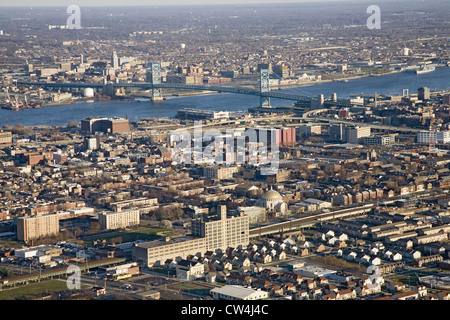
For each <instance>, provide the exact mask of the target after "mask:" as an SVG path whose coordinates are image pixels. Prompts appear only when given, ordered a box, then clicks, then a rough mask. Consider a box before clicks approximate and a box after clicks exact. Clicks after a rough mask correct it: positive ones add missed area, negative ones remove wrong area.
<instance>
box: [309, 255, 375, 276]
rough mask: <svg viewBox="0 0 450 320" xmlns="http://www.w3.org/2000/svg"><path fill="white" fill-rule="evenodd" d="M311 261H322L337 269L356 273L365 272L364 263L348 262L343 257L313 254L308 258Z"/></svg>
mask: <svg viewBox="0 0 450 320" xmlns="http://www.w3.org/2000/svg"><path fill="white" fill-rule="evenodd" d="M309 259H310V260H312V261H317V262H319V263H323V264H326V265H329V266H330V267H332V268H333V267H334V268H336V267H337V268H339V269H347V270H350V271H352V272H357V273H363V274H364V273H366V269H367V268H366V267H365V266H364V265H360V264H358V263H354V262H349V261H346V260H344V259H340V258H337V257H334V256H326V257H323V256H315V257H311V258H309Z"/></svg>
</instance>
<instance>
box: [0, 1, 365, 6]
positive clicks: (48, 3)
mask: <svg viewBox="0 0 450 320" xmlns="http://www.w3.org/2000/svg"><path fill="white" fill-rule="evenodd" d="M348 1H351V0H188V1H186V0H163V1H162V0H127V1H124V0H39V1H36V0H16V1H7V0H0V6H8V7H9V6H27V7H41V6H55V7H63V6H69V5H78V6H105V7H107V6H168V5H215V4H221V5H223V4H270V3H272V4H276V3H279V4H282V3H307V2H310V3H314V2H315V3H326V2H348ZM367 1H368V0H362V1H358V2H367ZM372 2H373V1H372Z"/></svg>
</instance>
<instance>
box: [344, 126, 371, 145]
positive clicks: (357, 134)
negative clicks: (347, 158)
mask: <svg viewBox="0 0 450 320" xmlns="http://www.w3.org/2000/svg"><path fill="white" fill-rule="evenodd" d="M346 133H347V142H348V143H353V144H358V143H360V141H361V139H362V138H364V137H369V136H370V127H359V126H355V127H349V128H347V131H346Z"/></svg>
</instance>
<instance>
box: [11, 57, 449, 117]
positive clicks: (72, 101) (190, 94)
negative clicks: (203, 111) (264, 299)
mask: <svg viewBox="0 0 450 320" xmlns="http://www.w3.org/2000/svg"><path fill="white" fill-rule="evenodd" d="M443 67H446V66H445V65H442V66H436V69H437V68H443ZM405 71H406V70H396V71H391V72H387V73H380V74H358V75H354V76H350V77H344V78H335V79H326V80H318V81H307V82H303V83H295V84H286V85H274V86H271V88H272V89H273V90H274V91H275V90H284V89H289V88H296V87H308V86H314V85H319V84H324V83H331V82H347V81H350V80H358V79H365V78H370V77H382V76H389V75H393V74H399V73H404V72H405ZM438 91H442V90H438ZM215 94H226V93H219V92H216V91H198V92H195V91H188V92H186V91H185V90H180V91H174V92H168V93H166V95H165V97H164V100H169V99H170V98H183V97H197V96H204V95H215ZM380 94H381V93H380ZM139 98H142V99H149V100H151V95H146V94H143V93H132V94H129V95H127V96H125V97H116V98H112V99H96V98H95V97H82V98H77V99H70V100H68V101H63V102H58V103H46V104H42V105H40V106H39V107H38V108H32V107H31V108H21V109H17V110H10V109H6V108H2V109H4V110H8V111H20V110H26V109H39V108H44V107H58V106H65V105H72V104H75V103H87V102H88V101H89V102H92V103H95V102H119V101H121V100H127V101H136V99H139ZM136 102H139V101H136Z"/></svg>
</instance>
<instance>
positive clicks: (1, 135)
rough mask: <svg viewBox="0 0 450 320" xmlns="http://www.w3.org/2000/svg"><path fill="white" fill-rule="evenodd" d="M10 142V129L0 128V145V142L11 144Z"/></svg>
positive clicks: (0, 143)
mask: <svg viewBox="0 0 450 320" xmlns="http://www.w3.org/2000/svg"><path fill="white" fill-rule="evenodd" d="M11 143H12V134H11V132H10V131H3V130H0V145H2V144H11Z"/></svg>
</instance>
